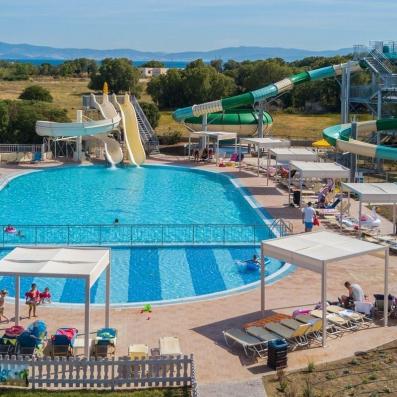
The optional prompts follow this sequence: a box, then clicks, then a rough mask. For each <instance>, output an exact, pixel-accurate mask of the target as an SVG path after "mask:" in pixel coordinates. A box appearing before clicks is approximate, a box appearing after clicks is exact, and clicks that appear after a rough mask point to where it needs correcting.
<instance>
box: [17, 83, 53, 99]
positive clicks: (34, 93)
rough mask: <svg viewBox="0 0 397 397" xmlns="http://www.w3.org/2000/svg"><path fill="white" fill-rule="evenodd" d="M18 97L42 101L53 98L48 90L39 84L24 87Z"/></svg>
mask: <svg viewBox="0 0 397 397" xmlns="http://www.w3.org/2000/svg"><path fill="white" fill-rule="evenodd" d="M19 99H24V100H26V101H42V102H52V101H53V98H52V95H51V94H50V91H48V90H47V89H45V88H44V87H42V86H41V85H31V86H29V87H26V88H25V89H24V90H23V91H22V93H21V95H20V96H19Z"/></svg>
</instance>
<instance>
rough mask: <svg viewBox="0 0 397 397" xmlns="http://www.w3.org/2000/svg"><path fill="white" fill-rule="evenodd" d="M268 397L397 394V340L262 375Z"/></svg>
mask: <svg viewBox="0 0 397 397" xmlns="http://www.w3.org/2000/svg"><path fill="white" fill-rule="evenodd" d="M263 381H264V385H265V388H266V391H267V394H268V396H269V397H298V396H307V397H316V396H321V397H334V396H335V397H336V396H338V397H350V396H367V397H378V396H380V395H387V394H388V395H390V396H396V395H397V342H396V341H394V342H391V343H389V344H386V345H384V346H381V347H379V348H377V349H374V350H371V351H368V352H360V353H359V354H357V355H356V356H354V357H350V358H346V359H344V360H340V361H335V362H332V363H326V364H322V365H319V366H316V365H315V363H312V362H310V363H308V366H307V368H306V369H304V370H301V371H297V372H292V373H284V372H282V371H279V372H278V373H277V374H276V375H268V376H266V377H264V378H263Z"/></svg>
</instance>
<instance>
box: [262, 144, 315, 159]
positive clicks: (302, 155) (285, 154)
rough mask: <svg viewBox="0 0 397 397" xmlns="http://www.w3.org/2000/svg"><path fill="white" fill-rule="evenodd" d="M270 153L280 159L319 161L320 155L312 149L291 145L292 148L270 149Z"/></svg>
mask: <svg viewBox="0 0 397 397" xmlns="http://www.w3.org/2000/svg"><path fill="white" fill-rule="evenodd" d="M269 154H270V155H271V156H274V157H275V158H276V162H280V161H291V160H298V161H317V159H318V155H317V153H315V152H313V151H312V150H310V149H306V148H300V147H296V148H295V147H291V148H274V149H270V150H269Z"/></svg>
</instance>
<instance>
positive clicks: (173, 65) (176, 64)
mask: <svg viewBox="0 0 397 397" xmlns="http://www.w3.org/2000/svg"><path fill="white" fill-rule="evenodd" d="M1 60H2V61H9V62H20V63H31V64H33V65H41V64H42V63H49V64H51V65H54V66H56V65H60V64H62V63H64V62H65V61H66V59H1ZM146 62H147V61H133V64H134V66H136V67H138V68H139V67H140V66H141V65H143V64H144V63H146ZM161 62H163V64H164V65H165V67H166V68H169V69H184V68H185V67H186V65H187V64H188V63H189V62H185V61H161ZM100 63H101V61H98V64H100Z"/></svg>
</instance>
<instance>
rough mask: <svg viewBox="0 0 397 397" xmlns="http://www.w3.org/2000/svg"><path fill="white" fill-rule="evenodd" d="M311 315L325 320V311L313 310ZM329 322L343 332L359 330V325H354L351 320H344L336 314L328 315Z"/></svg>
mask: <svg viewBox="0 0 397 397" xmlns="http://www.w3.org/2000/svg"><path fill="white" fill-rule="evenodd" d="M310 314H311V315H312V316H313V317H317V318H323V311H322V310H312V311H311V312H310ZM327 321H328V322H329V323H331V324H332V325H334V326H335V327H338V328H339V330H341V331H354V330H356V329H357V325H356V324H354V322H352V321H351V320H348V319H346V318H343V317H342V316H340V315H339V314H336V313H329V314H327Z"/></svg>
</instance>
